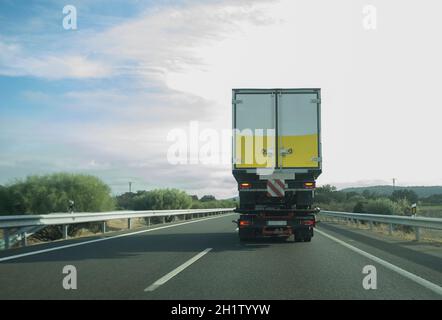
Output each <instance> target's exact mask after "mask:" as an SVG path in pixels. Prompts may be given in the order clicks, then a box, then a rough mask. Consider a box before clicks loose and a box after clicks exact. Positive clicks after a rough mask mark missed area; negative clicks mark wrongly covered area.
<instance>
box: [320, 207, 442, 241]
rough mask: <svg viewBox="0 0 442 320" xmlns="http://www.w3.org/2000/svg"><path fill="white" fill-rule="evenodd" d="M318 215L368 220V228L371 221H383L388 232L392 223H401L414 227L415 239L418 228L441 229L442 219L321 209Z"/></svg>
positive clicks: (371, 225)
mask: <svg viewBox="0 0 442 320" xmlns="http://www.w3.org/2000/svg"><path fill="white" fill-rule="evenodd" d="M319 215H322V216H328V217H335V218H341V219H346V220H356V221H368V222H369V223H370V225H369V226H370V229H372V228H373V222H379V223H385V224H388V225H389V233H390V234H392V233H393V225H403V226H410V227H414V229H415V233H416V240H417V241H419V240H420V229H421V228H423V229H436V230H442V219H440V218H427V217H416V216H396V215H381V214H368V213H349V212H339V211H321V212H320V213H319Z"/></svg>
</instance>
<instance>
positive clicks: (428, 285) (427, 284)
mask: <svg viewBox="0 0 442 320" xmlns="http://www.w3.org/2000/svg"><path fill="white" fill-rule="evenodd" d="M316 232H318V233H319V234H321V235H323V236H324V237H326V238H329V239H330V240H332V241H334V242H336V243H339V244H340V245H342V246H344V247H346V248H348V249H350V250H352V251H354V252H356V253H358V254H360V255H362V256H364V257H366V258H368V259H370V260H373V261H375V262H377V263H379V264H380V265H382V266H384V267H386V268H387V269H390V270H392V271H394V272H396V273H398V274H400V275H401V276H403V277H405V278H407V279H409V280H411V281H413V282H415V283H417V284H419V285H421V286H423V287H425V288H427V289H429V290H431V291H433V292H435V293H437V294H439V295H441V296H442V288H441V287H440V286H438V285H437V284H435V283H433V282H430V281H428V280H426V279H424V278H421V277H419V276H418V275H415V274H414V273H411V272H409V271H407V270H404V269H402V268H400V267H398V266H396V265H394V264H392V263H390V262H387V261H385V260H383V259H381V258H378V257H376V256H374V255H372V254H370V253H368V252H366V251H364V250H361V249H359V248H356V247H354V246H352V245H350V244H348V243H346V242H345V241H342V240H340V239H338V238H335V237H333V236H331V235H329V234H328V233H326V232H324V231H321V230H318V229H316Z"/></svg>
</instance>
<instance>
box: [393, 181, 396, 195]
mask: <svg viewBox="0 0 442 320" xmlns="http://www.w3.org/2000/svg"><path fill="white" fill-rule="evenodd" d="M395 187H396V178H393V192H394V188H395Z"/></svg>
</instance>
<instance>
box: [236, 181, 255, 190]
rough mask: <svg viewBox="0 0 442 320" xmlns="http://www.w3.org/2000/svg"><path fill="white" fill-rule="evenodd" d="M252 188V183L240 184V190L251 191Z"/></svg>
mask: <svg viewBox="0 0 442 320" xmlns="http://www.w3.org/2000/svg"><path fill="white" fill-rule="evenodd" d="M251 187H252V184H251V183H248V182H243V183H240V184H239V188H240V189H249V188H251Z"/></svg>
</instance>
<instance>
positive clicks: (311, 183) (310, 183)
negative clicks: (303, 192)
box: [304, 182, 316, 189]
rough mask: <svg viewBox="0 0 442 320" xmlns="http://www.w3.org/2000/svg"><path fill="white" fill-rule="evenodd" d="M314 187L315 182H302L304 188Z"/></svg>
mask: <svg viewBox="0 0 442 320" xmlns="http://www.w3.org/2000/svg"><path fill="white" fill-rule="evenodd" d="M315 187H316V183H315V182H304V188H306V189H314V188H315Z"/></svg>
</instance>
